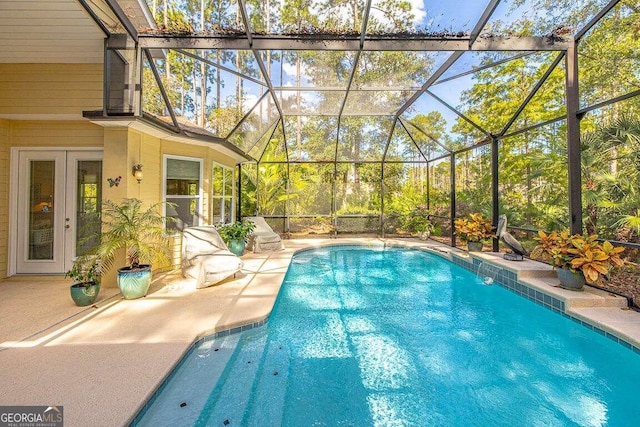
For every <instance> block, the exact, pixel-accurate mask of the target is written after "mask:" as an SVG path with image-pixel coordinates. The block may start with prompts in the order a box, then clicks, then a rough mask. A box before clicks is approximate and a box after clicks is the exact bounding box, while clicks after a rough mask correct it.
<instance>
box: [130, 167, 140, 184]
mask: <svg viewBox="0 0 640 427" xmlns="http://www.w3.org/2000/svg"><path fill="white" fill-rule="evenodd" d="M131 173H132V175H133V176H134V177H135V178H136V181H138V184H140V182H142V165H141V164H140V163H138V164H137V165H133V169H132V170H131Z"/></svg>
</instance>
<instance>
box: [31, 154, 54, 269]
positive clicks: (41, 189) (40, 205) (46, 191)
mask: <svg viewBox="0 0 640 427" xmlns="http://www.w3.org/2000/svg"><path fill="white" fill-rule="evenodd" d="M28 167H29V171H30V173H29V182H30V185H29V190H30V191H29V232H28V239H29V244H28V248H29V249H28V254H27V259H28V260H53V227H54V224H55V211H54V209H53V208H54V206H53V203H54V200H55V196H56V191H55V190H56V189H55V186H54V183H55V172H56V163H55V161H54V160H32V161H29V166H28Z"/></svg>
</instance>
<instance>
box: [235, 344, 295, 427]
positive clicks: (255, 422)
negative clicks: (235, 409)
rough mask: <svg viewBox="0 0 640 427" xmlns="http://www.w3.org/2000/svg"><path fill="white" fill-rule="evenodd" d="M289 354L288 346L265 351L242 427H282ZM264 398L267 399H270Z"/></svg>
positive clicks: (271, 345) (281, 345) (276, 345)
mask: <svg viewBox="0 0 640 427" xmlns="http://www.w3.org/2000/svg"><path fill="white" fill-rule="evenodd" d="M289 361H290V353H289V349H288V346H286V345H285V343H278V342H271V343H270V344H269V347H268V348H267V350H266V351H265V359H264V361H263V363H262V364H261V366H260V370H259V373H258V377H257V379H256V383H255V384H254V388H255V390H254V392H253V394H252V398H251V400H250V401H249V404H248V405H247V410H246V412H245V419H244V420H243V422H242V425H245V426H260V427H269V426H273V427H278V426H281V425H283V415H284V406H285V405H284V402H285V399H286V394H287V387H286V384H287V382H288V381H289ZM264 396H268V398H267V399H265V398H264ZM256 399H257V400H258V401H261V402H264V401H268V402H269V404H268V405H256V404H255V401H256Z"/></svg>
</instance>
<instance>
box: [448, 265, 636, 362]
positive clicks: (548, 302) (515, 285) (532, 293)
mask: <svg viewBox="0 0 640 427" xmlns="http://www.w3.org/2000/svg"><path fill="white" fill-rule="evenodd" d="M471 259H472V261H471V262H469V261H467V260H465V259H464V258H460V257H457V256H451V258H450V260H451V261H452V262H453V263H454V264H455V265H457V266H459V267H462V268H464V269H466V270H469V271H471V272H472V273H475V274H478V268H479V267H480V264H482V263H483V262H487V261H483V260H479V259H477V258H471ZM491 265H492V266H493V267H495V269H496V270H498V274H497V275H496V277H495V278H494V283H496V284H498V285H500V286H502V287H503V288H506V289H508V290H510V291H511V292H515V293H516V294H518V295H520V296H522V297H524V298H527V299H528V300H529V301H533V302H535V303H536V304H538V305H541V306H543V307H544V308H546V309H548V310H552V311H553V312H555V313H557V314H559V315H561V316H563V317H566V318H567V319H570V320H572V321H574V322H576V323H578V324H580V325H582V326H584V327H585V328H587V329H590V330H592V331H594V332H597V333H598V334H600V335H603V336H605V337H607V338H609V339H611V340H613V341H615V342H616V343H618V344H620V345H622V346H623V347H626V348H628V349H629V350H633V351H634V352H635V353H636V354H639V355H640V347H637V346H635V345H633V344H632V343H630V342H628V341H626V340H625V339H623V338H620V337H618V336H616V335H614V334H612V333H611V332H608V331H605V330H604V329H601V328H599V327H597V326H595V325H593V324H592V323H589V322H587V321H584V320H582V319H579V318H577V317H574V316H572V315H570V314H568V313H566V311H565V304H564V301H561V300H559V299H557V298H555V297H553V296H551V295H548V294H546V293H544V292H540V291H539V290H537V289H534V288H531V287H529V286H527V285H526V284H524V283H522V282H518V275H517V274H516V273H514V272H513V271H509V270H507V269H505V268H504V267H501V266H497V265H495V264H491Z"/></svg>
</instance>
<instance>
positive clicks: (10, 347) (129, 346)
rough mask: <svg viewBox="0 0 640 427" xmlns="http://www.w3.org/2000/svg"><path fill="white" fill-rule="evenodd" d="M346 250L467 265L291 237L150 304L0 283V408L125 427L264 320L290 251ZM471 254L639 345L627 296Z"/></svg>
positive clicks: (178, 280) (50, 285)
mask: <svg viewBox="0 0 640 427" xmlns="http://www.w3.org/2000/svg"><path fill="white" fill-rule="evenodd" d="M349 243H357V244H364V245H370V246H373V245H376V246H379V245H381V244H385V245H402V246H411V247H424V248H427V250H431V251H434V252H437V253H439V254H440V255H441V256H444V257H446V258H449V259H451V258H452V257H457V258H458V259H459V260H463V261H464V260H468V259H470V257H469V255H468V254H467V253H465V252H462V251H459V250H457V249H453V248H450V247H448V246H446V245H441V244H439V243H437V242H435V241H431V240H430V241H426V242H425V241H419V240H416V239H339V240H336V239H301V240H288V241H286V249H285V250H284V251H280V252H272V253H266V254H247V255H245V256H243V258H242V259H243V261H244V268H243V270H242V272H241V273H240V274H238V276H237V277H236V278H235V279H233V278H232V279H228V280H226V281H225V282H223V283H222V284H220V285H217V286H212V287H209V288H204V289H199V290H196V289H195V284H194V282H193V281H191V280H187V279H184V278H182V276H181V275H180V274H179V273H176V272H172V273H167V274H163V275H160V276H158V277H156V278H155V281H154V284H153V285H152V288H151V290H150V291H149V294H148V296H147V297H146V298H143V299H138V300H124V299H122V298H121V296H120V294H119V293H118V290H117V289H115V288H108V289H102V290H101V294H100V297H99V299H98V301H97V302H96V304H95V306H93V307H89V308H81V307H75V306H74V305H73V303H72V301H71V299H70V297H69V295H68V285H69V281H68V280H65V279H63V278H62V277H54V276H46V277H45V276H29V277H14V278H11V279H8V280H6V281H4V282H2V283H0V287H2V291H3V296H4V298H3V299H2V301H0V313H1V314H0V365H1V366H2V367H3V369H2V372H1V373H0V382H1V383H2V384H3V385H4V387H2V388H1V389H0V401H2V402H3V404H5V405H52V406H53V405H58V406H63V407H64V413H65V426H89V425H90V426H115V425H127V424H128V423H129V422H131V420H132V419H133V417H134V416H135V415H136V413H137V412H138V410H139V409H140V408H141V407H142V405H144V403H145V402H146V400H147V399H149V397H150V396H151V395H152V394H153V392H154V390H155V389H156V388H157V387H158V386H159V385H160V384H161V383H162V381H163V379H164V378H165V377H166V376H167V374H169V372H170V371H171V370H172V368H173V367H174V366H175V364H176V363H177V362H178V361H179V360H180V358H181V357H182V355H183V354H184V353H185V352H186V351H187V350H188V349H189V347H190V345H191V344H192V343H193V342H194V341H195V340H196V339H197V338H199V337H201V336H203V335H206V334H210V333H212V332H217V331H225V330H230V329H233V328H236V327H240V326H242V325H247V324H252V323H255V322H260V321H262V320H264V319H265V318H267V317H268V316H269V314H270V312H271V310H272V307H273V304H274V302H275V300H276V297H277V295H278V292H279V289H280V286H281V284H282V281H283V279H284V276H285V274H286V271H287V267H288V265H289V262H290V260H291V258H292V256H293V254H294V253H295V252H296V251H298V250H301V249H304V248H310V247H315V246H321V245H327V244H349ZM474 256H478V257H480V259H482V260H486V261H489V262H492V263H495V264H496V265H500V266H501V267H502V268H504V269H505V270H511V271H514V272H515V273H516V274H517V277H518V281H519V282H522V283H527V286H530V287H532V288H536V289H538V288H539V289H541V291H542V292H544V293H545V294H548V295H551V296H553V297H554V298H557V299H558V300H561V301H563V302H564V303H565V306H566V312H567V313H568V314H570V315H571V316H572V317H574V318H575V319H582V320H585V321H588V323H590V324H592V325H597V326H598V327H599V328H601V329H602V330H604V331H607V332H610V333H611V334H613V335H615V336H617V337H620V338H623V339H625V340H626V341H627V342H630V343H632V345H634V346H636V347H638V346H640V332H639V331H640V313H637V312H634V311H632V310H623V309H621V308H622V307H623V306H624V305H625V302H624V300H623V299H621V298H617V297H615V296H611V295H606V293H603V292H602V291H597V290H593V289H591V288H589V290H587V291H585V292H578V293H575V292H571V291H565V290H562V289H559V288H557V287H556V286H557V285H556V284H555V283H554V279H553V278H551V277H550V276H551V275H552V274H550V271H549V269H550V268H547V267H548V266H544V265H542V264H539V263H535V262H533V261H526V262H523V263H509V262H506V261H504V260H502V258H501V257H498V256H496V255H495V254H491V253H482V254H479V255H474ZM578 321H579V320H578Z"/></svg>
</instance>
